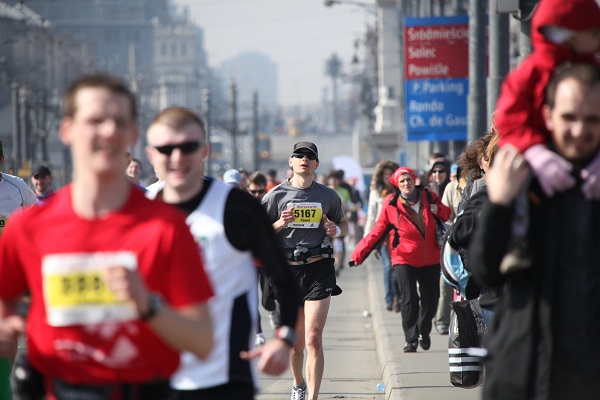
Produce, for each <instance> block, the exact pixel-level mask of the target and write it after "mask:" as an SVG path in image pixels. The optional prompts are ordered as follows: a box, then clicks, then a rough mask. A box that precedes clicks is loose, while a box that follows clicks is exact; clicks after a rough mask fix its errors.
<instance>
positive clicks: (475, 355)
mask: <svg viewBox="0 0 600 400" xmlns="http://www.w3.org/2000/svg"><path fill="white" fill-rule="evenodd" d="M450 308H451V315H450V329H449V336H448V361H449V365H450V383H452V384H453V385H454V386H457V387H461V388H464V389H471V388H474V387H477V386H479V385H481V383H482V382H483V357H484V354H485V350H484V349H482V348H481V340H482V338H483V335H484V334H485V331H486V326H485V323H484V321H483V313H482V311H481V306H480V305H479V299H474V300H462V301H453V302H451V303H450Z"/></svg>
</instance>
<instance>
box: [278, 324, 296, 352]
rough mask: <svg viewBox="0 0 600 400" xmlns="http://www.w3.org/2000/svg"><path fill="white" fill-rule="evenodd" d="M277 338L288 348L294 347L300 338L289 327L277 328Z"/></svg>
mask: <svg viewBox="0 0 600 400" xmlns="http://www.w3.org/2000/svg"><path fill="white" fill-rule="evenodd" d="M275 337H276V338H278V339H281V340H283V341H284V342H285V343H286V344H287V345H288V346H290V347H294V345H295V344H296V342H297V341H298V336H296V332H294V330H293V329H292V328H290V327H289V326H282V327H280V328H277V330H276V331H275Z"/></svg>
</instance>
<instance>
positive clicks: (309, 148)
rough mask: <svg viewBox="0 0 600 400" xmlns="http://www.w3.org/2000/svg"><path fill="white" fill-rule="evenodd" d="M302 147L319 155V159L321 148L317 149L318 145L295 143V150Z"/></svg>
mask: <svg viewBox="0 0 600 400" xmlns="http://www.w3.org/2000/svg"><path fill="white" fill-rule="evenodd" d="M300 149H306V150H309V151H310V152H311V153H313V154H314V155H315V156H317V161H318V160H319V150H317V146H316V145H315V144H314V143H311V142H298V143H296V144H295V145H294V152H296V150H300Z"/></svg>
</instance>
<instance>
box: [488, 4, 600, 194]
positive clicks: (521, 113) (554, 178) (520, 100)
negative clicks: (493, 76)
mask: <svg viewBox="0 0 600 400" xmlns="http://www.w3.org/2000/svg"><path fill="white" fill-rule="evenodd" d="M531 36H532V42H533V46H534V51H533V52H532V53H531V55H529V56H528V57H527V58H526V59H525V60H524V61H523V62H522V63H521V64H520V65H519V66H518V67H517V68H516V69H515V70H514V71H513V72H511V73H510V74H509V76H508V77H507V78H506V79H505V81H504V84H503V86H502V92H501V95H500V98H499V99H498V104H497V114H496V124H497V128H498V131H499V134H500V145H501V146H503V145H505V144H507V143H508V144H511V145H513V146H515V147H517V148H518V149H519V150H520V151H521V152H522V153H523V154H524V156H525V159H526V160H527V162H528V163H529V165H530V166H531V169H532V170H533V172H534V173H535V175H536V176H537V178H538V181H539V183H540V186H541V187H542V189H543V190H544V192H545V193H546V194H547V195H548V196H552V195H553V194H554V193H555V192H557V191H563V190H566V189H568V188H570V187H572V186H573V185H574V184H575V179H574V178H573V176H572V175H571V173H570V172H571V169H572V165H571V164H570V163H569V162H567V161H566V160H565V159H563V158H562V157H561V156H559V155H558V154H556V153H554V152H552V151H550V150H549V149H548V148H547V143H548V141H549V138H550V134H549V132H548V130H547V129H546V126H545V124H544V119H543V116H542V106H543V105H544V101H545V95H544V90H545V88H546V85H547V84H548V81H549V80H550V78H551V76H552V74H553V72H554V70H555V69H556V68H557V67H559V66H560V65H561V64H565V63H580V62H591V63H598V60H597V59H596V58H595V56H594V53H596V52H597V51H598V50H599V49H600V5H599V2H598V1H597V0H541V1H540V3H539V5H538V8H537V10H536V11H535V15H534V16H533V20H532V29H531ZM581 177H582V178H583V179H585V180H586V182H585V184H584V186H583V191H584V194H585V195H586V197H587V198H600V155H599V156H596V158H595V160H594V161H593V162H592V163H591V164H590V165H588V167H587V168H586V169H585V170H583V171H581Z"/></svg>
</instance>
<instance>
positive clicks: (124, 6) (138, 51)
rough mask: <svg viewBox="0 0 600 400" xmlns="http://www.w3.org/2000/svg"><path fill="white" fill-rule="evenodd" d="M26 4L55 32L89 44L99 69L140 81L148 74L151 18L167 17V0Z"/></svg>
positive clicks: (59, 0) (68, 0)
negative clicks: (131, 73) (66, 34)
mask: <svg viewBox="0 0 600 400" xmlns="http://www.w3.org/2000/svg"><path fill="white" fill-rule="evenodd" d="M27 5H28V6H29V7H31V8H32V9H33V10H35V11H36V12H37V13H39V14H40V15H42V16H43V17H44V18H46V19H47V20H49V21H51V22H52V25H53V26H54V27H55V28H56V29H57V30H59V31H61V32H65V33H68V34H69V35H70V36H73V37H75V38H78V39H81V40H85V41H89V42H93V43H94V45H95V46H94V53H95V54H94V59H95V61H96V67H97V68H98V69H99V70H101V71H106V72H110V73H113V74H117V75H119V76H122V77H128V75H129V73H130V71H131V70H133V71H135V74H136V76H135V77H133V78H135V79H136V80H140V81H143V80H144V79H149V78H150V77H151V74H152V62H153V59H154V45H153V28H152V18H154V17H157V18H159V19H160V20H161V21H165V22H167V21H169V18H170V15H169V7H168V5H169V0H121V1H76V2H74V1H72V0H53V1H51V2H49V1H47V0H27ZM129 78H130V79H131V78H132V77H129ZM142 83H143V82H142Z"/></svg>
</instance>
